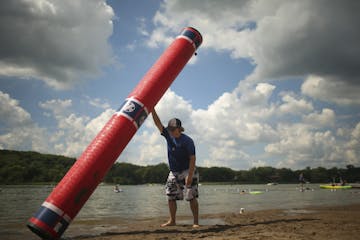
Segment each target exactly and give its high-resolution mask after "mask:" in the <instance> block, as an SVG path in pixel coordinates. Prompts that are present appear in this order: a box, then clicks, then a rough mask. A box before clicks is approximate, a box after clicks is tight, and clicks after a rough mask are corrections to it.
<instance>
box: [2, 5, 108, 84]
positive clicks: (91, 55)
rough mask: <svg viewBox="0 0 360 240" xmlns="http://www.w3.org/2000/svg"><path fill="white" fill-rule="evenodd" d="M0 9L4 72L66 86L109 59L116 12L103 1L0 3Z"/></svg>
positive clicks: (93, 70)
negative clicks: (113, 19)
mask: <svg viewBox="0 0 360 240" xmlns="http://www.w3.org/2000/svg"><path fill="white" fill-rule="evenodd" d="M0 8H1V9H2V11H1V21H0V31H1V33H2V34H1V37H0V42H1V44H0V75H5V76H15V77H20V78H36V79H40V80H42V81H44V82H45V83H46V84H47V85H49V86H51V87H54V88H57V89H63V88H68V87H70V86H72V85H73V84H74V83H76V82H77V81H79V80H80V79H82V78H84V77H89V76H91V75H94V74H97V73H99V72H100V67H101V66H103V65H106V64H109V63H110V62H111V58H112V53H111V51H112V50H111V47H110V45H109V44H108V42H107V40H108V38H109V37H110V36H111V34H112V31H113V25H112V18H113V17H114V12H113V10H112V8H111V7H110V6H109V5H107V4H106V2H105V1H103V0H92V1H87V0H82V1H76V2H74V1H71V0H66V1H54V0H43V1H35V0H30V1H25V0H14V1H1V3H0ZM29 26H31V27H29Z"/></svg>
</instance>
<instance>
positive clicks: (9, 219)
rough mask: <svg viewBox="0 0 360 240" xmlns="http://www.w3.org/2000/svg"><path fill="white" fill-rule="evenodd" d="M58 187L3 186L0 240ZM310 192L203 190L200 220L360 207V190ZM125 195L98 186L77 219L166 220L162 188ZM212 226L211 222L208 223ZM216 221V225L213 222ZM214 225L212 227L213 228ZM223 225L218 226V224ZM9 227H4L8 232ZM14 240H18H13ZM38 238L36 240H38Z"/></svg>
mask: <svg viewBox="0 0 360 240" xmlns="http://www.w3.org/2000/svg"><path fill="white" fill-rule="evenodd" d="M53 187H54V186H1V191H0V201H1V204H0V238H1V239H4V238H2V236H4V234H9V231H10V232H11V230H9V229H11V226H12V227H14V228H17V229H19V228H20V226H21V228H24V231H28V230H27V229H25V227H24V226H25V223H26V221H27V220H28V218H29V217H31V216H32V215H33V213H34V212H35V211H37V210H38V208H39V207H40V205H41V204H42V202H43V201H44V200H45V198H46V197H47V196H48V195H49V194H50V192H51V191H52V189H53ZM308 187H309V188H310V189H313V191H312V190H310V191H305V192H300V191H299V189H298V185H295V184H287V185H275V186H267V185H202V186H200V187H199V191H200V198H199V204H200V215H201V214H212V213H224V212H234V213H238V212H239V210H240V208H244V209H245V211H253V210H262V209H275V208H277V209H278V208H282V209H292V208H305V207H307V206H316V205H341V204H351V203H360V198H359V197H360V193H359V190H355V189H354V190H351V189H350V190H339V191H335V192H332V191H329V190H326V189H320V188H319V186H318V185H317V184H316V185H315V184H314V185H309V186H308ZM121 188H122V190H123V192H119V193H115V192H114V191H113V186H111V185H101V186H99V187H98V188H97V189H96V191H95V192H94V193H93V195H92V196H91V197H90V199H89V200H88V201H87V203H86V204H85V206H84V207H83V208H82V210H81V211H80V213H79V215H78V216H77V217H76V219H82V220H94V219H95V220H96V219H102V218H119V219H126V220H135V219H147V218H152V217H158V216H167V215H168V208H167V200H166V197H165V196H164V186H163V185H139V186H121ZM243 190H246V192H247V193H248V192H249V191H261V192H262V194H256V195H252V194H240V193H242V191H243ZM178 215H179V216H181V215H183V216H189V215H190V216H191V211H190V208H189V205H188V203H187V202H186V201H181V202H179V203H178ZM209 221H210V220H209ZM214 221H216V220H214ZM209 224H211V223H209ZM216 224H219V223H216ZM5 226H6V227H5ZM14 239H16V238H14ZM35 239H36V238H35Z"/></svg>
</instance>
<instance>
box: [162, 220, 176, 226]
mask: <svg viewBox="0 0 360 240" xmlns="http://www.w3.org/2000/svg"><path fill="white" fill-rule="evenodd" d="M175 225H176V223H175V222H173V221H171V220H169V221H167V222H166V223H163V224H161V225H160V226H161V227H169V226H175Z"/></svg>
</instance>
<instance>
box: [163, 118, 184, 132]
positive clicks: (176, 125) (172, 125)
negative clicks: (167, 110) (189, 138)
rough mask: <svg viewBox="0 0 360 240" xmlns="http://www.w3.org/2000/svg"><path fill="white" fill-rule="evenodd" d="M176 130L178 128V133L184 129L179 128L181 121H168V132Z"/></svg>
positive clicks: (173, 119) (175, 119) (176, 119)
mask: <svg viewBox="0 0 360 240" xmlns="http://www.w3.org/2000/svg"><path fill="white" fill-rule="evenodd" d="M176 128H180V131H182V132H183V131H184V130H185V129H184V128H183V127H182V126H181V121H180V119H178V118H172V119H170V120H169V123H168V126H167V129H168V130H170V131H171V130H174V129H176Z"/></svg>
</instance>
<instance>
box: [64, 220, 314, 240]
mask: <svg viewBox="0 0 360 240" xmlns="http://www.w3.org/2000/svg"><path fill="white" fill-rule="evenodd" d="M316 220H319V219H316V218H302V219H277V220H270V221H259V222H253V223H246V224H224V225H212V226H209V225H207V226H201V227H200V228H191V229H189V227H190V226H189V225H176V226H173V227H166V228H161V229H154V230H134V231H125V232H105V233H101V234H100V235H96V236H94V235H80V236H76V237H73V238H65V239H63V240H75V239H91V238H95V237H99V236H102V237H106V236H121V235H138V234H171V233H192V234H195V233H219V232H224V231H226V230H229V229H234V228H239V227H248V226H256V225H271V224H275V223H280V222H283V223H292V222H305V221H316Z"/></svg>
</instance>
